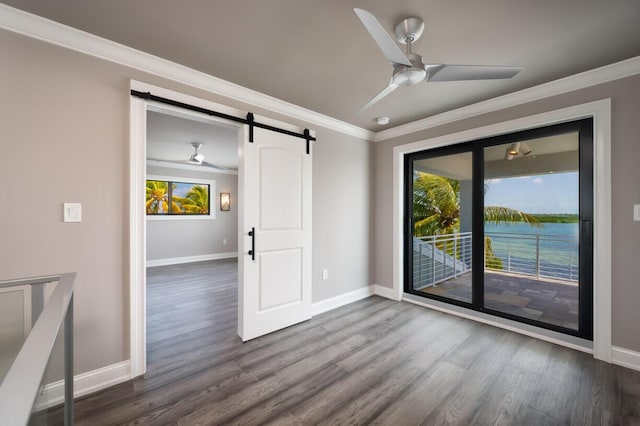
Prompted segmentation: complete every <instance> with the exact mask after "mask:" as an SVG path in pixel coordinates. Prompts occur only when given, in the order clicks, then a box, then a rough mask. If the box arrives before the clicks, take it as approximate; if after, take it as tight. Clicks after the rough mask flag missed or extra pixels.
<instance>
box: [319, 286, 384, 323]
mask: <svg viewBox="0 0 640 426" xmlns="http://www.w3.org/2000/svg"><path fill="white" fill-rule="evenodd" d="M372 294H373V286H368V287H362V288H359V289H357V290H353V291H350V292H348V293H344V294H341V295H339V296H335V297H331V298H329V299H325V300H321V301H319V302H316V303H314V304H313V305H311V315H312V316H315V315H320V314H321V313H324V312H328V311H330V310H332V309H336V308H339V307H341V306H344V305H348V304H349V303H353V302H357V301H358V300H360V299H364V298H367V297H369V296H371V295H372Z"/></svg>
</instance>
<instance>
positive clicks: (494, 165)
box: [483, 131, 580, 331]
mask: <svg viewBox="0 0 640 426" xmlns="http://www.w3.org/2000/svg"><path fill="white" fill-rule="evenodd" d="M579 146H580V143H579V133H578V132H577V131H575V132H571V133H564V134H559V135H554V136H549V137H542V138H537V139H529V140H522V141H518V142H511V143H507V144H500V145H494V146H489V147H485V148H483V161H484V280H483V281H484V289H483V291H484V297H483V299H484V308H485V309H489V310H492V311H498V312H500V313H503V314H507V315H509V316H514V317H519V318H524V319H526V320H532V321H536V322H541V323H544V324H548V325H551V326H555V327H562V328H567V329H570V330H575V331H577V330H578V329H579V312H580V307H579V300H580V298H579V294H580V276H579V269H580V268H579V265H580V252H579V219H580V197H579V194H580V151H579Z"/></svg>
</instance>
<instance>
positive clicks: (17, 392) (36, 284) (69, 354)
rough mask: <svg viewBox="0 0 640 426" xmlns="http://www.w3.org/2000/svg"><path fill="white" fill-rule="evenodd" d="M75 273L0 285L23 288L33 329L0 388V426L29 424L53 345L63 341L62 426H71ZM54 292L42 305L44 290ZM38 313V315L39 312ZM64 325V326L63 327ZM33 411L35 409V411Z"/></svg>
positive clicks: (12, 281)
mask: <svg viewBox="0 0 640 426" xmlns="http://www.w3.org/2000/svg"><path fill="white" fill-rule="evenodd" d="M74 279H75V273H71V274H62V275H56V276H47V277H37V278H25V279H18V280H11V281H0V289H13V288H16V289H18V288H26V289H29V290H28V291H25V293H24V294H25V296H24V297H26V295H27V293H30V295H31V300H27V303H30V307H31V309H32V317H33V318H34V321H33V327H32V328H31V329H30V330H25V332H26V333H27V336H26V339H24V341H23V343H22V346H21V347H20V349H19V351H18V352H17V355H15V358H14V359H13V360H12V362H11V366H10V367H9V370H8V371H7V372H6V375H5V376H4V379H3V380H2V383H1V384H0V424H2V425H3V426H4V425H6V426H14V425H21V426H22V425H26V424H30V419H31V418H32V415H33V414H34V411H35V410H34V407H37V406H38V401H37V398H38V396H39V394H40V392H41V390H42V389H43V388H42V380H43V377H44V375H45V372H46V369H47V366H48V365H49V361H50V356H51V353H52V350H53V348H54V344H55V342H56V340H57V339H58V337H59V336H60V333H61V332H62V333H63V335H64V336H63V337H64V424H65V425H73V283H74ZM51 283H55V289H54V290H53V292H52V293H51V295H50V296H49V298H48V300H47V301H46V303H45V302H44V286H45V285H50V284H51ZM40 310H41V312H40ZM63 324H64V326H63ZM36 409H37V408H36Z"/></svg>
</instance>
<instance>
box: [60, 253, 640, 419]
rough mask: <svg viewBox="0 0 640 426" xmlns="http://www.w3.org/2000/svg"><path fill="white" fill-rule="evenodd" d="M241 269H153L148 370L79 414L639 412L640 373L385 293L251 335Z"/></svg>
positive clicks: (595, 415) (517, 415)
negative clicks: (242, 334) (244, 328)
mask: <svg viewBox="0 0 640 426" xmlns="http://www.w3.org/2000/svg"><path fill="white" fill-rule="evenodd" d="M236 268H237V265H236V262H235V261H234V260H220V261H212V262H202V263H194V264H190V265H176V266H166V267H157V268H150V269H149V270H148V288H147V290H148V294H147V301H148V307H147V315H148V331H147V333H148V373H147V374H146V375H145V376H144V378H138V379H135V380H132V381H129V382H126V383H123V384H120V385H117V386H114V387H112V388H109V389H106V390H104V391H101V392H98V393H95V394H93V395H90V396H87V397H84V398H81V399H79V400H77V401H76V424H78V425H119V424H127V425H129V424H130V425H133V424H138V425H139V424H149V425H180V426H186V425H214V424H223V423H224V424H241V425H254V424H255V425H257V424H265V423H269V424H280V425H289V424H291V425H315V424H327V425H328V424H340V425H342V424H377V425H418V424H425V425H439V424H460V425H469V424H477V425H488V424H503V425H505V424H514V425H543V424H545V425H561V424H574V425H600V424H614V425H632V424H640V373H638V372H634V371H631V370H628V369H624V368H621V367H617V366H614V365H610V364H606V363H603V362H600V361H596V360H594V359H593V357H592V356H591V355H588V354H584V353H580V352H576V351H573V350H570V349H566V348H563V347H560V346H556V345H552V344H550V343H546V342H542V341H539V340H535V339H531V338H528V337H525V336H522V335H519V334H515V333H511V332H508V331H504V330H500V329H497V328H493V327H490V326H487V325H483V324H479V323H475V322H472V321H468V320H465V319H461V318H457V317H453V316H449V315H446V314H443V313H439V312H436V311H431V310H428V309H424V308H422V307H419V306H415V305H411V304H408V303H404V302H394V301H391V300H387V299H383V298H380V297H377V296H374V297H369V298H367V299H364V300H361V301H359V302H356V303H353V304H350V305H348V306H345V307H342V308H339V309H336V310H333V311H331V312H328V313H326V314H323V315H319V316H317V317H314V318H313V319H312V320H310V321H307V322H305V323H302V324H298V325H296V326H293V327H289V328H287V329H284V330H281V331H279V332H276V333H272V334H270V335H267V336H263V337H261V338H258V339H255V340H252V341H250V342H246V343H242V342H241V340H240V338H238V337H237V335H236V310H237V287H236V285H237V284H236V281H237V277H236ZM50 414H51V416H50V419H51V420H53V422H52V423H54V424H55V423H57V422H59V419H60V418H59V410H58V412H57V413H56V412H53V413H50Z"/></svg>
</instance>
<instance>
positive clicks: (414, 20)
mask: <svg viewBox="0 0 640 426" xmlns="http://www.w3.org/2000/svg"><path fill="white" fill-rule="evenodd" d="M353 11H354V12H355V13H356V15H357V16H358V18H360V21H361V22H362V24H363V25H364V27H365V28H366V29H367V31H368V32H369V34H370V35H371V37H372V38H373V39H374V41H375V42H376V44H377V45H378V47H379V48H380V50H382V53H384V55H385V56H386V58H387V59H388V60H389V61H390V62H391V65H392V66H393V74H392V75H391V80H390V81H389V84H388V85H387V87H385V88H384V89H383V90H382V91H381V92H380V93H378V94H377V95H376V96H375V97H373V98H372V99H371V100H370V101H369V102H367V104H365V106H363V107H362V108H361V109H360V110H359V111H358V112H357V113H356V114H360V113H361V112H363V111H365V110H367V109H369V108H370V107H371V106H373V105H374V104H375V103H377V102H378V101H380V100H381V99H382V98H384V97H385V96H387V95H389V94H390V93H391V92H393V91H394V90H395V89H397V88H398V87H399V86H414V85H416V84H418V83H420V82H422V81H427V82H439V81H461V80H490V79H506V78H511V77H514V76H515V75H516V74H518V73H519V72H520V71H522V67H513V66H489V65H447V64H426V65H425V63H424V62H423V61H422V56H420V55H418V54H416V53H413V52H412V51H411V45H412V44H413V43H414V42H415V41H417V40H418V39H420V37H421V36H422V34H423V32H424V21H423V20H422V19H421V18H418V17H415V16H414V17H410V18H406V19H403V20H402V21H401V22H400V23H399V24H398V25H396V27H395V29H394V35H395V36H396V39H397V40H398V41H399V42H400V43H402V44H406V45H407V49H406V52H402V50H401V49H400V47H398V45H397V44H396V43H395V41H394V40H393V39H392V38H391V36H390V35H389V34H388V33H387V32H386V30H385V29H384V27H383V26H382V25H381V24H380V22H378V20H377V19H376V17H375V16H373V15H372V14H371V13H370V12H367V11H366V10H363V9H357V8H356V9H353Z"/></svg>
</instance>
